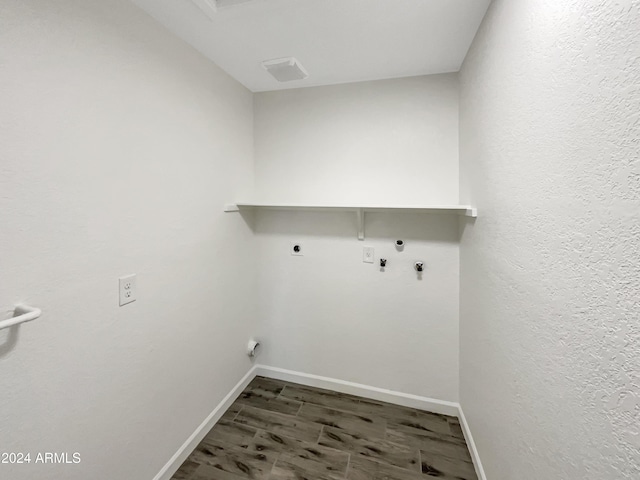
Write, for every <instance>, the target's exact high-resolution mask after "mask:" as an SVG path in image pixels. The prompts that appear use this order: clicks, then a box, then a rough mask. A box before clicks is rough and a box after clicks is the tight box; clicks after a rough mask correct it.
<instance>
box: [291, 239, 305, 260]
mask: <svg viewBox="0 0 640 480" xmlns="http://www.w3.org/2000/svg"><path fill="white" fill-rule="evenodd" d="M302 250H303V249H302V244H301V243H300V242H293V243H292V244H291V255H298V256H300V257H302V256H303V255H304V253H302Z"/></svg>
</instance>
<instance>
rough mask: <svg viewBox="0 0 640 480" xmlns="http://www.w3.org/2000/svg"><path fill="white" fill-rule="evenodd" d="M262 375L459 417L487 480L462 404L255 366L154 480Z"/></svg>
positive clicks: (167, 477)
mask: <svg viewBox="0 0 640 480" xmlns="http://www.w3.org/2000/svg"><path fill="white" fill-rule="evenodd" d="M258 375H259V376H262V377H267V378H273V379H276V380H284V381H287V382H293V383H299V384H301V385H307V386H309V387H316V388H324V389H327V390H333V391H336V392H341V393H348V394H350V395H357V396H360V397H364V398H370V399H372V400H379V401H381V402H387V403H393V404H395V405H402V406H403V407H409V408H416V409H418V410H425V411H428V412H433V413H440V414H442V415H451V416H455V417H458V418H459V419H460V425H461V427H462V431H463V433H464V437H465V439H466V441H467V446H468V447H469V451H470V453H471V459H472V460H473V464H474V466H475V469H476V473H477V474H478V479H479V480H487V477H486V475H485V473H484V469H483V468H482V462H481V461H480V456H479V455H478V450H477V449H476V444H475V442H474V441H473V436H472V435H471V430H470V429H469V424H468V423H467V419H466V418H465V416H464V412H463V411H462V407H461V406H460V404H459V403H456V402H448V401H445V400H437V399H434V398H428V397H421V396H419V395H412V394H409V393H402V392H396V391H394V390H387V389H384V388H378V387H372V386H370V385H363V384H361V383H354V382H348V381H345V380H339V379H336V378H329V377H322V376H320V375H313V374H309V373H302V372H296V371H293V370H286V369H284V368H277V367H269V366H267V365H255V366H254V367H253V368H252V369H251V370H249V371H248V372H247V373H246V375H245V376H244V377H242V379H241V380H240V381H239V382H238V383H237V385H236V386H235V387H233V389H232V390H231V391H230V392H229V393H228V394H227V396H225V397H224V398H223V399H222V401H221V402H220V403H219V404H218V405H217V406H216V407H215V408H214V409H213V411H212V412H211V413H210V414H209V416H208V417H207V418H206V419H205V420H204V421H203V422H202V423H201V424H200V426H198V428H196V430H195V432H193V434H191V436H190V437H189V438H188V439H187V440H186V441H185V442H184V444H183V445H182V446H181V447H180V448H179V449H178V451H177V452H176V453H175V455H173V457H171V459H170V460H169V461H168V462H167V464H166V465H165V466H164V467H162V469H161V470H160V472H159V473H158V474H157V475H156V476H155V477H154V479H153V480H171V477H172V476H173V474H174V473H175V472H176V471H177V470H178V468H180V465H182V463H183V462H184V461H185V460H186V459H187V457H188V456H189V455H190V454H191V452H192V451H193V449H194V448H196V446H197V445H198V444H199V443H200V442H201V441H202V439H203V438H204V437H205V435H206V434H207V433H208V432H209V430H211V429H212V428H213V426H214V425H215V424H216V422H217V421H218V420H220V417H222V415H224V413H225V412H226V411H227V409H228V408H229V407H230V406H231V404H232V403H233V402H234V401H235V400H236V398H237V397H238V396H239V395H240V393H242V391H243V390H244V389H245V388H246V386H247V385H249V383H251V380H253V379H254V378H255V377H256V376H258Z"/></svg>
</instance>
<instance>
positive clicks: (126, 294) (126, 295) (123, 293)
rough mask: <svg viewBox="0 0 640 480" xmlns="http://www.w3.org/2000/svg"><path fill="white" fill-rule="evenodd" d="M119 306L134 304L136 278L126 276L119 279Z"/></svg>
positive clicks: (136, 290)
mask: <svg viewBox="0 0 640 480" xmlns="http://www.w3.org/2000/svg"><path fill="white" fill-rule="evenodd" d="M119 282H120V306H123V305H126V304H127V303H131V302H135V301H136V295H137V293H138V289H137V288H136V276H135V274H134V275H127V276H126V277H120V279H119Z"/></svg>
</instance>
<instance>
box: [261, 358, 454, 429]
mask: <svg viewBox="0 0 640 480" xmlns="http://www.w3.org/2000/svg"><path fill="white" fill-rule="evenodd" d="M256 375H261V376H263V377H268V378H275V379H277V380H285V381H287V382H293V383H299V384H302V385H307V386H309V387H316V388H324V389H327V390H333V391H335V392H341V393H348V394H351V395H357V396H359V397H365V398H370V399H372V400H379V401H381V402H387V403H393V404H396V405H402V406H403V407H410V408H417V409H418V410H426V411H428V412H433V413H441V414H443V415H452V416H454V417H457V416H458V411H459V409H460V405H459V404H457V403H456V402H448V401H446V400H436V399H435V398H428V397H421V396H419V395H412V394H410V393H402V392H396V391H394V390H386V389H384V388H378V387H371V386H369V385H363V384H361V383H354V382H347V381H345V380H338V379H336V378H329V377H321V376H319V375H312V374H309V373H302V372H295V371H293V370H285V369H283V368H276V367H268V366H266V365H256Z"/></svg>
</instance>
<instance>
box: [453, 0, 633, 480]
mask: <svg viewBox="0 0 640 480" xmlns="http://www.w3.org/2000/svg"><path fill="white" fill-rule="evenodd" d="M639 112H640V1H638V0H631V1H630V0H620V1H610V2H603V1H592V0H591V1H576V0H572V1H562V2H559V1H555V0H553V1H551V0H549V1H541V0H537V1H536V0H526V1H525V0H522V1H506V0H496V1H494V3H493V4H492V6H491V7H490V10H489V12H488V14H487V16H486V18H485V20H484V23H483V25H482V27H481V29H480V31H479V33H478V35H477V37H476V39H475V41H474V43H473V46H472V49H471V51H470V53H469V55H468V57H467V59H466V61H465V63H464V66H463V70H462V73H461V112H460V138H461V142H460V150H461V193H462V199H463V201H472V202H473V203H475V204H477V206H478V208H479V212H480V217H479V218H478V219H477V222H476V223H475V224H467V225H466V226H465V229H464V234H463V238H462V243H461V292H460V296H461V326H460V328H461V401H462V406H463V408H464V410H465V413H466V415H467V417H468V419H469V422H470V425H471V429H472V431H473V433H474V437H475V440H476V442H477V444H478V447H479V451H480V455H481V458H482V460H483V462H484V466H485V469H486V472H487V476H488V478H490V479H491V480H513V479H519V480H526V479H531V480H533V479H548V480H552V479H554V480H555V479H558V480H560V479H562V480H583V479H598V480H604V479H606V480H622V479H625V480H626V479H628V480H630V479H637V478H640V321H639V320H640V319H639V315H640V116H639Z"/></svg>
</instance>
